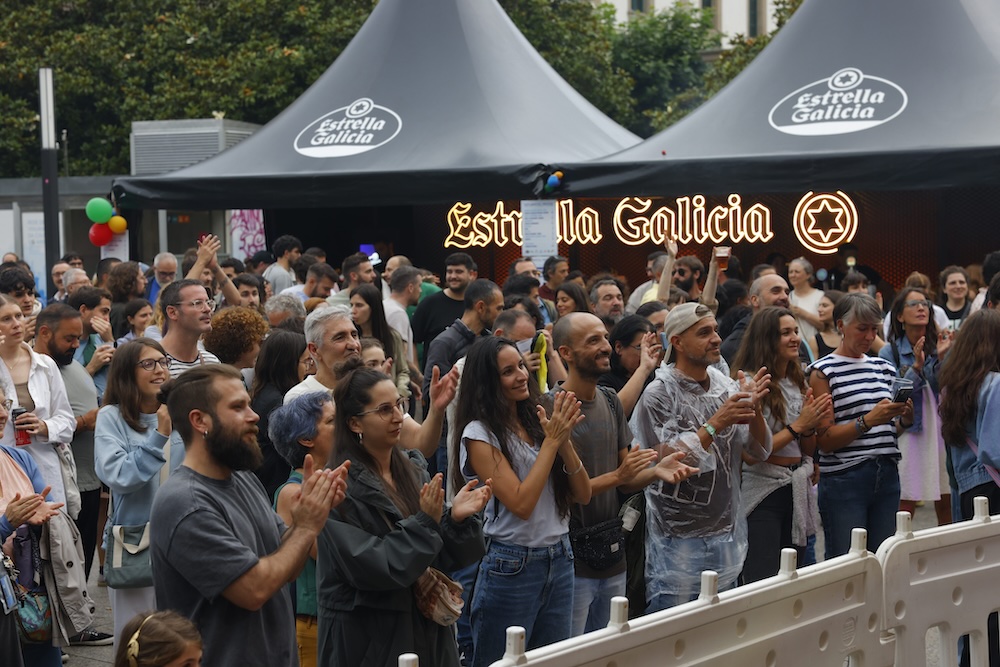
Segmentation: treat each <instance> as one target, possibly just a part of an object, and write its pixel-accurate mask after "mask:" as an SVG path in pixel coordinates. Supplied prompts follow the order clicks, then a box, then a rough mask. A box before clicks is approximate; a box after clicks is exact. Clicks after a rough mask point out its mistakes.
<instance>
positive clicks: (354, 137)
mask: <svg viewBox="0 0 1000 667" xmlns="http://www.w3.org/2000/svg"><path fill="white" fill-rule="evenodd" d="M401 129H403V121H402V119H400V117H399V115H398V114H397V113H396V112H395V111H393V110H392V109H390V108H388V107H384V106H380V105H378V104H375V102H373V101H372V100H370V99H369V98H367V97H362V98H360V99H357V100H355V101H354V102H352V103H351V104H349V105H347V106H346V107H340V108H339V109H334V110H333V111H331V112H330V113H328V114H324V115H323V116H320V117H319V118H317V119H316V120H314V121H313V122H312V123H310V124H309V125H307V126H306V127H305V128H304V129H303V130H302V131H301V132H299V134H298V136H297V137H295V144H294V146H295V151H296V152H298V153H300V154H302V155H305V156H306V157H315V158H328V157H345V156H347V155H357V154H358V153H364V152H366V151H370V150H372V149H375V148H378V147H379V146H383V145H385V144H387V143H389V142H390V141H392V140H393V139H395V138H396V135H397V134H399V131H400V130H401Z"/></svg>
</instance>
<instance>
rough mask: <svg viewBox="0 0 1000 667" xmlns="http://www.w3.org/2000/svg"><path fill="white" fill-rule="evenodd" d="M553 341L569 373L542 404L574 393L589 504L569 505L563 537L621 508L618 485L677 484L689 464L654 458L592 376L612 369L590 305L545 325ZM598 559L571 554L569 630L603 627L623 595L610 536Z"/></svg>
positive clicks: (619, 555) (621, 556) (621, 566)
mask: <svg viewBox="0 0 1000 667" xmlns="http://www.w3.org/2000/svg"><path fill="white" fill-rule="evenodd" d="M552 338H553V344H554V345H555V346H556V349H557V350H558V351H559V356H560V358H561V359H562V360H563V362H565V364H566V365H567V367H568V369H569V376H568V378H567V379H566V381H565V382H562V383H560V385H559V386H558V387H556V388H555V389H553V390H552V391H551V392H549V393H548V394H547V395H546V399H548V400H546V401H545V403H546V407H547V408H549V407H551V404H552V400H554V398H555V396H556V394H558V393H559V392H561V391H572V392H574V393H575V394H576V397H577V399H578V400H579V401H580V411H581V413H582V414H583V415H584V417H585V419H583V420H582V421H580V422H579V423H578V424H577V425H576V426H574V427H573V436H572V440H573V444H574V445H575V446H576V450H577V452H578V453H579V454H580V460H581V461H582V462H583V466H584V469H585V470H586V471H587V474H589V475H590V484H591V489H592V490H593V495H592V496H591V499H590V503H589V504H588V505H579V504H576V505H573V507H572V510H571V514H570V533H569V534H570V540H576V539H578V538H579V536H580V535H581V534H582V533H586V528H587V527H588V526H590V527H592V526H596V525H598V524H600V523H602V522H605V521H609V520H613V519H616V518H617V517H618V512H619V510H620V509H621V502H620V501H619V495H618V489H619V488H621V489H623V490H624V489H625V488H626V487H627V488H628V489H629V490H631V491H635V490H638V489H641V488H642V487H644V486H646V485H647V484H649V483H650V482H652V481H653V480H654V479H660V480H663V481H665V482H667V483H671V484H676V483H678V482H680V481H682V480H684V479H686V478H688V477H690V476H691V474H692V473H694V472H695V470H694V468H691V467H690V466H687V465H684V464H683V463H681V462H680V461H679V459H680V458H681V457H682V456H683V454H681V453H679V452H675V453H673V454H670V455H669V456H665V457H664V458H663V459H661V460H660V461H659V463H657V464H656V465H653V463H654V462H655V461H656V460H657V458H658V453H657V452H656V451H655V450H653V449H639V448H638V447H637V446H633V447H631V449H630V445H632V431H631V429H630V428H629V425H628V420H627V419H626V417H625V409H624V408H623V407H622V404H621V401H619V400H618V396H617V395H616V394H615V392H614V391H613V390H611V389H609V388H607V387H602V386H599V385H598V384H597V379H598V378H599V377H600V376H601V375H602V374H603V373H607V372H608V371H609V370H610V369H611V344H610V343H609V342H608V334H607V330H606V329H605V327H604V323H603V322H602V321H601V320H600V318H598V317H596V316H594V315H591V314H590V313H568V314H567V315H565V316H563V317H562V318H560V319H559V321H558V322H556V324H555V327H553V329H552ZM606 546H607V551H606V552H605V553H604V554H603V558H602V559H601V560H594V559H592V558H588V553H587V552H585V551H584V550H577V549H574V550H575V551H579V553H578V554H577V556H576V558H575V560H574V561H573V565H574V569H575V571H576V577H575V580H574V587H573V635H574V636H577V635H582V634H583V633H585V632H593V631H594V630H599V629H601V628H604V627H606V626H607V624H608V620H609V618H610V613H611V598H612V597H614V596H615V595H625V551H624V549H618V548H617V547H618V542H617V540H615V541H613V542H611V541H609V542H608V544H607V545H606Z"/></svg>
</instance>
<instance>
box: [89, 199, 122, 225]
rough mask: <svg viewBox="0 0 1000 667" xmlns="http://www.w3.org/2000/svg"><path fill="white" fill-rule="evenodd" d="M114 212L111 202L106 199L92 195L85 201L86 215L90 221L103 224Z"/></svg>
mask: <svg viewBox="0 0 1000 667" xmlns="http://www.w3.org/2000/svg"><path fill="white" fill-rule="evenodd" d="M114 214H115V209H114V208H113V207H112V206H111V202H109V201H108V200H107V199H104V198H102V197H94V198H93V199H91V200H90V201H89V202H87V217H88V218H90V221H91V222H96V223H99V224H104V223H105V222H107V221H108V220H110V219H111V216H112V215H114Z"/></svg>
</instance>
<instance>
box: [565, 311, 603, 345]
mask: <svg viewBox="0 0 1000 667" xmlns="http://www.w3.org/2000/svg"><path fill="white" fill-rule="evenodd" d="M595 324H599V325H600V326H602V327H603V326H604V323H603V322H602V321H601V318H599V317H597V316H596V315H594V314H592V313H575V312H574V313H566V314H565V315H563V316H562V317H560V318H559V319H558V320H556V323H555V325H554V326H553V327H552V345H554V346H555V348H556V349H557V350H558V349H559V348H560V347H562V346H563V345H566V346H568V347H573V346H574V345H575V344H576V343H577V342H578V341H579V339H580V335H581V334H582V333H583V332H584V331H586V330H587V329H588V328H590V327H592V326H594V325H595Z"/></svg>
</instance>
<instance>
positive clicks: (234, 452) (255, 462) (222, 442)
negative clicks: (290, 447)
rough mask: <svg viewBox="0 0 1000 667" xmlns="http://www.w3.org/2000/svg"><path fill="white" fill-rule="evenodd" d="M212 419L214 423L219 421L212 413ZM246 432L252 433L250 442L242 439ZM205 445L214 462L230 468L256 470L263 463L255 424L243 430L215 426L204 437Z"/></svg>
mask: <svg viewBox="0 0 1000 667" xmlns="http://www.w3.org/2000/svg"><path fill="white" fill-rule="evenodd" d="M212 421H213V423H214V424H218V423H219V419H218V418H217V417H215V416H214V415H213V418H212ZM251 429H252V431H251ZM247 432H252V433H253V434H254V439H253V443H252V444H249V443H247V442H246V441H245V440H244V439H243V436H244V435H246V433H247ZM205 447H206V449H208V453H209V454H211V455H212V458H213V459H215V461H216V463H219V464H221V465H224V466H226V467H227V468H229V469H230V470H256V469H257V468H259V467H260V466H261V464H263V463H264V454H263V453H262V452H261V450H260V445H259V444H257V426H256V425H254V426H251V427H247V428H246V429H243V430H240V429H229V428H222V427H219V426H216V427H215V428H213V429H212V430H211V431H209V433H208V435H207V436H206V437H205Z"/></svg>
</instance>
